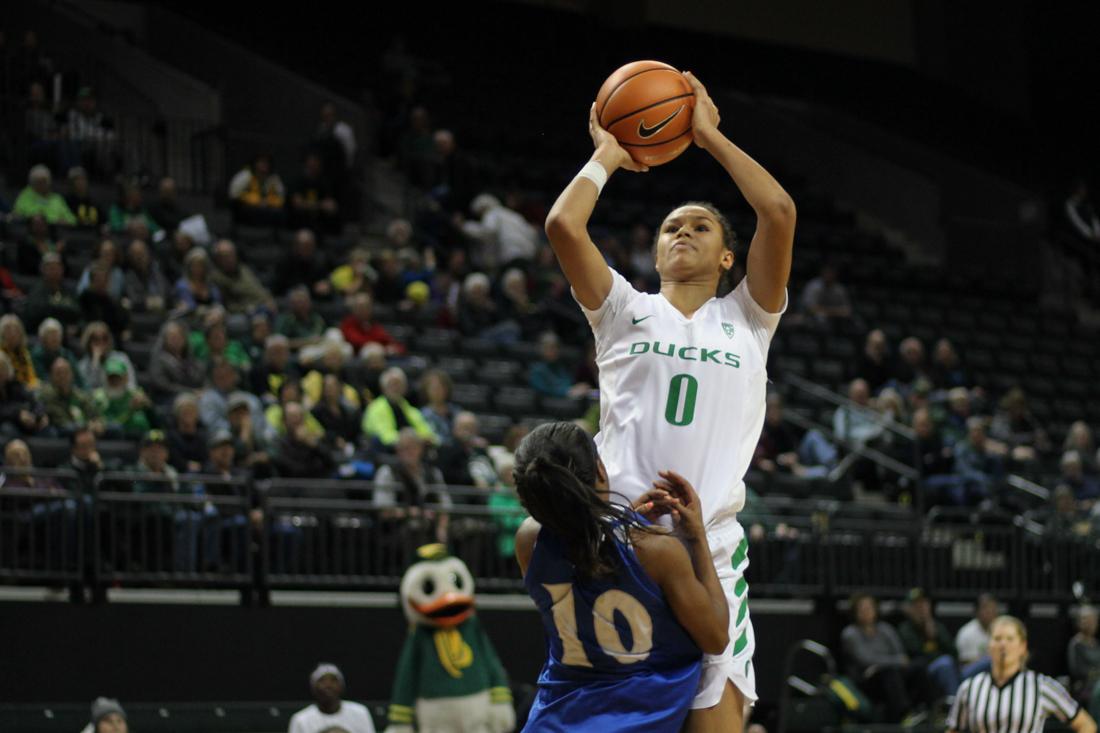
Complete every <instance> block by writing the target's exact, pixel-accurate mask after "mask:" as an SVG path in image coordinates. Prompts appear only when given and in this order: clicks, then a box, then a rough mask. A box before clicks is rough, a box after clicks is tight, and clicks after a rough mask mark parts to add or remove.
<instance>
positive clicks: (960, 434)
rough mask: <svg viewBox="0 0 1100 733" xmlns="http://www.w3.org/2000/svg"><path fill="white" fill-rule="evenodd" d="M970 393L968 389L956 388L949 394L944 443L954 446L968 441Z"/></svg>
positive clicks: (944, 423)
mask: <svg viewBox="0 0 1100 733" xmlns="http://www.w3.org/2000/svg"><path fill="white" fill-rule="evenodd" d="M970 418H971V414H970V392H969V391H968V390H967V389H966V387H954V388H952V389H950V390H948V392H947V414H946V415H944V420H943V442H944V443H946V444H947V445H948V446H953V445H955V444H956V443H959V442H961V441H963V440H965V439H966V433H967V423H968V422H969V421H970Z"/></svg>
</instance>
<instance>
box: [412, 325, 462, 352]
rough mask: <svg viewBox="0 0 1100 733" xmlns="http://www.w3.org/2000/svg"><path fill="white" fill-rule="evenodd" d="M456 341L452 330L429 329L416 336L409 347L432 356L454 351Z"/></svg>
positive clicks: (456, 338)
mask: <svg viewBox="0 0 1100 733" xmlns="http://www.w3.org/2000/svg"><path fill="white" fill-rule="evenodd" d="M457 341H458V337H457V336H456V335H455V333H454V332H453V331H445V330H442V329H429V330H427V331H425V332H424V333H423V334H421V335H420V336H417V337H416V339H415V340H414V342H413V344H412V345H410V348H411V349H413V350H415V351H419V352H423V353H425V354H430V355H432V356H447V355H450V354H453V353H455V351H456V349H455V344H456V343H457Z"/></svg>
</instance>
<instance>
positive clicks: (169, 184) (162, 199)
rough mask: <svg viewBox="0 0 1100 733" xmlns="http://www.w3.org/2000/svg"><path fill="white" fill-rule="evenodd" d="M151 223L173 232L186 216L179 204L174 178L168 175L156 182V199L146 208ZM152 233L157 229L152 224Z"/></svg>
mask: <svg viewBox="0 0 1100 733" xmlns="http://www.w3.org/2000/svg"><path fill="white" fill-rule="evenodd" d="M146 212H147V214H148V216H149V218H150V219H151V220H152V221H153V225H155V226H156V227H158V228H159V229H163V230H164V231H166V232H174V231H176V229H178V228H179V225H180V222H181V221H183V220H184V219H186V218H187V212H185V211H184V210H183V209H182V208H181V207H180V204H179V194H178V193H177V191H176V180H175V179H174V178H171V177H169V176H165V177H164V178H161V179H160V183H158V184H157V200H156V201H155V202H153V204H152V206H149V207H148V208H147V209H146ZM150 229H152V231H153V234H156V232H157V229H154V228H153V227H152V226H151V227H150Z"/></svg>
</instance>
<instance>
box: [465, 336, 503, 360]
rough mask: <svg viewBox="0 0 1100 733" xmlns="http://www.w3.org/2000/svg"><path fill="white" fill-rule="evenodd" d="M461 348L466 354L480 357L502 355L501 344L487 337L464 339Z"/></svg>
mask: <svg viewBox="0 0 1100 733" xmlns="http://www.w3.org/2000/svg"><path fill="white" fill-rule="evenodd" d="M459 348H460V349H461V350H462V353H463V354H465V355H466V356H474V357H477V358H479V359H486V358H492V357H495V356H498V355H500V344H498V343H497V342H496V341H486V340H485V339H473V338H470V339H462V341H461V342H460V343H459Z"/></svg>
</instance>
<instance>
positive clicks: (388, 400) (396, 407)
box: [363, 367, 439, 448]
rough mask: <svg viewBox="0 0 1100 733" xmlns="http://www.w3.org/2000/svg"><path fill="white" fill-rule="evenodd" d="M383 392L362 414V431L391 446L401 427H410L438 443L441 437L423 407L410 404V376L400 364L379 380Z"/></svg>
mask: <svg viewBox="0 0 1100 733" xmlns="http://www.w3.org/2000/svg"><path fill="white" fill-rule="evenodd" d="M379 381H380V383H381V385H380V386H381V390H382V394H381V395H380V396H379V397H377V398H376V399H375V400H374V401H373V402H371V403H370V404H369V405H367V409H366V412H364V413H363V434H364V435H366V436H367V437H368V438H370V439H372V440H373V441H375V443H377V444H378V445H379V446H381V447H383V448H392V447H393V446H394V444H395V443H396V442H397V434H398V431H400V430H401V429H402V428H405V427H411V428H412V429H413V430H414V431H416V434H417V435H419V436H420V438H421V439H423V440H426V441H428V442H429V443H432V444H435V445H438V444H439V438H438V437H437V436H436V434H435V433H434V432H432V428H431V426H430V425H429V424H428V421H427V420H425V419H424V416H423V415H422V414H421V413H420V410H418V409H416V408H415V407H413V406H412V405H411V404H409V401H408V400H407V399H405V394H406V393H407V392H408V389H409V382H408V379H406V377H405V372H403V371H402V370H401V369H400V367H390V368H389V369H387V370H386V371H384V372H382V376H381V377H380V379H379Z"/></svg>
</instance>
